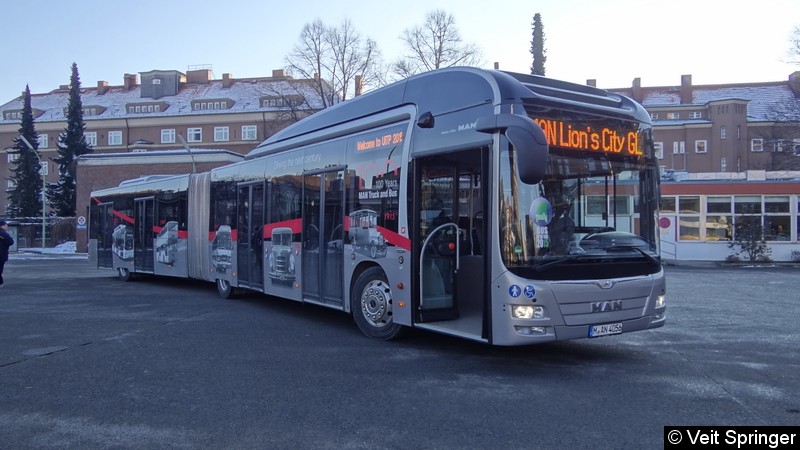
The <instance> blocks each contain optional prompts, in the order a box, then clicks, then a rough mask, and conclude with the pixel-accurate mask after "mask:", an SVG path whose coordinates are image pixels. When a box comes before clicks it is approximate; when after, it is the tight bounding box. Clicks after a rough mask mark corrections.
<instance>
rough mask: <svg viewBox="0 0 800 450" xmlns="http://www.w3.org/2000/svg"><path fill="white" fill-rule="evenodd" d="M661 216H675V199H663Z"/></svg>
mask: <svg viewBox="0 0 800 450" xmlns="http://www.w3.org/2000/svg"><path fill="white" fill-rule="evenodd" d="M660 209H661V214H675V197H663V196H662V197H661V207H660Z"/></svg>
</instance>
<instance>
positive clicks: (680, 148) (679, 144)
mask: <svg viewBox="0 0 800 450" xmlns="http://www.w3.org/2000/svg"><path fill="white" fill-rule="evenodd" d="M672 153H673V154H675V155H682V154H684V153H686V142H683V141H675V142H673V143H672Z"/></svg>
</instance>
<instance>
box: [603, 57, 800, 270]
mask: <svg viewBox="0 0 800 450" xmlns="http://www.w3.org/2000/svg"><path fill="white" fill-rule="evenodd" d="M589 84H593V82H592V80H590V81H589ZM612 91H614V92H618V93H621V94H624V95H627V96H630V97H632V98H634V99H636V100H637V101H638V102H640V103H642V105H643V106H644V107H645V109H647V111H648V112H649V113H650V116H651V118H652V119H653V141H654V143H655V146H656V149H657V156H658V158H659V161H660V166H661V168H662V185H661V221H660V226H661V242H662V253H663V255H664V256H665V257H666V258H668V259H676V260H724V259H726V258H727V257H728V256H730V255H732V253H733V250H732V249H731V248H729V245H728V244H729V243H730V242H731V241H732V240H733V239H735V235H736V226H737V224H740V223H753V222H754V223H757V224H758V225H760V226H761V227H762V228H763V234H764V237H765V240H766V241H767V244H768V247H769V249H770V258H771V259H772V260H774V261H800V245H799V244H798V243H800V231H799V230H798V228H799V227H800V72H794V73H793V74H791V75H789V77H788V80H786V81H776V82H759V83H742V84H725V85H702V86H700V85H697V86H695V85H693V84H692V76H691V75H684V76H682V77H681V84H680V85H675V86H660V87H644V86H642V85H641V80H640V79H639V78H636V79H634V81H633V84H632V86H631V87H630V88H623V89H612Z"/></svg>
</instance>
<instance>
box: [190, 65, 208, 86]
mask: <svg viewBox="0 0 800 450" xmlns="http://www.w3.org/2000/svg"><path fill="white" fill-rule="evenodd" d="M198 67H200V68H199V69H190V70H187V71H186V79H187V82H188V83H192V84H208V82H209V81H211V79H212V78H214V73H213V72H212V71H211V69H208V68H206V67H205V66H198Z"/></svg>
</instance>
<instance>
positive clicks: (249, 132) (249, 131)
mask: <svg viewBox="0 0 800 450" xmlns="http://www.w3.org/2000/svg"><path fill="white" fill-rule="evenodd" d="M257 139H258V128H257V127H256V126H255V125H242V140H244V141H255V140H257Z"/></svg>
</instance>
